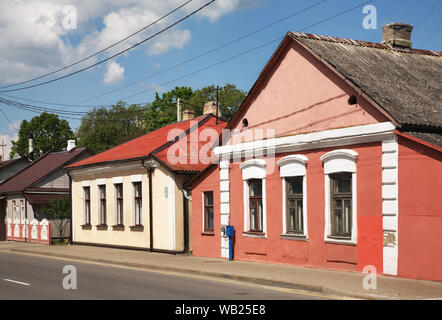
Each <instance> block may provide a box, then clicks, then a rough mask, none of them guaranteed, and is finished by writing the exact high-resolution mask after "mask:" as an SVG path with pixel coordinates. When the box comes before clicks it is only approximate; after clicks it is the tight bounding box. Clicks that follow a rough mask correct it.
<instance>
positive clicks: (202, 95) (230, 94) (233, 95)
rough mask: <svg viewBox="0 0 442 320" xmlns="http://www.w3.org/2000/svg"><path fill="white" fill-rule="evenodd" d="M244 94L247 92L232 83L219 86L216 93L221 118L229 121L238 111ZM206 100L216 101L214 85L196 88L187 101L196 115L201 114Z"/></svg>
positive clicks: (244, 96)
mask: <svg viewBox="0 0 442 320" xmlns="http://www.w3.org/2000/svg"><path fill="white" fill-rule="evenodd" d="M246 96H247V93H246V92H245V91H243V90H241V89H238V88H236V86H235V85H234V84H229V83H228V84H226V85H225V86H224V87H223V88H221V90H219V93H218V99H219V102H218V103H219V110H220V111H221V118H222V119H223V120H225V121H230V120H231V119H232V118H233V116H234V115H235V113H236V112H237V111H238V109H239V107H240V106H241V104H242V103H243V101H244V100H245V98H246ZM208 101H216V90H215V86H214V85H211V86H208V87H204V88H202V89H199V90H196V91H195V92H194V93H193V95H192V98H191V99H190V100H189V103H190V104H191V106H192V108H193V110H194V111H195V114H196V115H202V114H203V111H204V110H203V106H204V103H206V102H208Z"/></svg>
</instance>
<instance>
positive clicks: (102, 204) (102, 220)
mask: <svg viewBox="0 0 442 320" xmlns="http://www.w3.org/2000/svg"><path fill="white" fill-rule="evenodd" d="M98 193H99V195H100V220H99V221H100V225H102V226H104V225H106V224H107V215H106V185H105V184H103V185H99V186H98Z"/></svg>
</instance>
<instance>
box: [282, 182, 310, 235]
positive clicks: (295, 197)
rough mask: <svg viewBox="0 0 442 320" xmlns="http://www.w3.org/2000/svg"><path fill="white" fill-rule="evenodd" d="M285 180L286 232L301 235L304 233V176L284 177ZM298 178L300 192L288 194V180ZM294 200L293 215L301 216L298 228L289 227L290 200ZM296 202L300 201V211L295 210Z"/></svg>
mask: <svg viewBox="0 0 442 320" xmlns="http://www.w3.org/2000/svg"><path fill="white" fill-rule="evenodd" d="M284 180H285V211H286V212H285V215H286V226H285V228H286V230H285V232H286V234H294V235H303V234H304V210H305V208H304V185H303V184H304V176H298V177H286V178H284ZM296 180H300V183H301V189H302V191H301V193H294V194H290V193H289V190H290V182H292V181H296ZM291 200H292V201H295V217H301V222H300V224H299V225H300V229H298V230H297V229H294V228H293V229H290V227H291V226H290V221H291V219H290V205H289V204H290V201H291ZM298 202H300V203H301V208H302V209H301V212H300V213H299V212H297V208H298Z"/></svg>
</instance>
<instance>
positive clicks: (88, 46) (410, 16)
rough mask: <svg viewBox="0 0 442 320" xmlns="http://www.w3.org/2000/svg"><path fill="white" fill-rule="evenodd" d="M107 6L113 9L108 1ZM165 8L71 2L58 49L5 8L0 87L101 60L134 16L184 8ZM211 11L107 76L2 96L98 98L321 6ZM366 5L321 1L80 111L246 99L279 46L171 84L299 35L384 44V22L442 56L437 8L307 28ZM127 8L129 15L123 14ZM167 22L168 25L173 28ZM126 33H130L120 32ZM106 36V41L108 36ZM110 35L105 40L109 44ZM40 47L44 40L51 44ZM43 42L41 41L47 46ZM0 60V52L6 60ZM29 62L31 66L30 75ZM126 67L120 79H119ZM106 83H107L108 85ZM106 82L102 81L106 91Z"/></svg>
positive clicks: (433, 1)
mask: <svg viewBox="0 0 442 320" xmlns="http://www.w3.org/2000/svg"><path fill="white" fill-rule="evenodd" d="M51 1H53V0H42V1H40V0H34V1H33V2H34V3H39V2H42V3H44V4H45V5H47V10H60V7H55V6H54V5H53V4H52V3H51ZM106 1H108V2H110V3H112V1H111V0H106ZM115 2H117V1H115ZM135 2H136V1H135ZM140 2H142V1H140ZM151 2H152V1H151ZM153 2H155V1H153ZM165 2H167V1H165ZM169 2H170V4H169V5H170V6H169V7H155V8H153V9H152V8H150V7H148V6H149V5H147V4H146V7H142V8H141V7H140V8H134V4H133V3H134V1H129V0H126V1H120V2H119V5H118V6H116V7H112V5H108V10H107V8H106V7H99V6H98V5H97V6H94V7H91V6H90V5H88V4H87V1H83V0H78V3H76V1H70V3H74V6H76V7H77V9H78V11H77V15H78V29H76V30H70V31H69V32H63V31H60V28H58V29H57V26H56V25H55V26H54V25H53V24H52V25H51V29H50V30H52V31H54V35H55V36H54V37H58V38H57V39H55V40H54V39H45V38H44V37H42V38H41V39H42V40H41V41H40V42H38V41H39V40H38V39H39V36H40V35H39V32H42V34H43V33H44V34H46V35H47V31H45V29H39V28H37V27H36V28H35V30H32V31H29V30H23V29H24V27H23V25H20V24H14V23H13V22H14V21H12V22H11V18H9V19H8V18H5V16H6V15H5V14H1V10H3V12H4V13H5V11H8V12H13V13H14V14H17V16H16V19H18V18H19V17H20V16H21V17H23V16H24V17H25V18H24V19H26V17H27V15H28V13H27V12H28V11H29V10H31V9H32V8H30V7H23V8H3V9H2V8H1V7H2V6H4V5H3V4H2V5H0V35H2V34H1V33H2V32H5V34H4V35H2V39H4V36H5V35H6V36H7V37H8V39H10V40H9V41H10V42H9V43H12V44H13V45H12V46H15V47H14V49H15V51H12V50H11V51H10V52H8V50H2V48H1V47H0V59H3V60H4V61H6V62H7V63H6V62H5V63H4V64H3V65H2V63H1V62H0V84H1V85H0V86H4V85H9V84H11V83H15V82H17V81H23V80H27V79H29V78H32V77H33V76H36V75H40V74H42V73H45V72H48V71H52V70H54V69H56V68H57V67H60V66H63V65H65V64H66V62H72V61H75V60H78V59H79V58H82V57H84V56H85V55H87V54H88V53H90V52H94V51H97V50H99V49H101V48H102V44H104V43H106V42H105V40H103V39H111V38H112V36H114V37H115V39H118V35H115V33H116V31H115V30H117V31H118V32H119V31H121V32H122V34H124V32H125V30H126V31H127V32H129V30H132V31H131V32H133V30H136V29H137V28H139V27H140V26H142V25H145V24H146V23H145V22H143V21H141V20H140V21H139V22H138V24H134V21H138V20H136V19H141V18H140V16H139V15H137V14H138V13H139V12H140V10H151V9H152V10H153V11H154V12H155V13H156V14H157V15H158V14H160V13H161V14H164V13H166V12H167V11H170V10H171V9H172V8H174V7H176V6H178V5H179V4H181V3H183V2H184V1H183V0H181V1H173V0H170V1H169ZM206 2H207V1H198V4H201V3H206ZM216 2H217V7H216V8H215V9H216V10H215V9H213V12H209V11H208V13H207V14H206V15H205V14H203V12H202V13H201V14H199V15H196V16H193V17H191V18H190V19H188V20H186V21H185V22H183V23H182V24H180V25H179V26H177V27H175V28H173V29H171V30H170V32H169V31H168V32H166V33H165V34H164V35H163V37H162V38H161V39H162V41H163V42H160V41H158V43H157V44H155V45H157V46H154V41H149V42H148V43H146V44H145V45H142V46H140V47H138V48H137V49H135V50H133V51H130V52H129V53H127V54H124V55H121V56H119V57H117V58H116V59H115V63H114V64H113V67H114V68H113V69H112V68H111V65H110V64H109V63H104V64H102V65H100V66H98V67H96V68H94V69H92V70H89V71H86V72H83V73H81V74H78V75H75V76H73V77H70V78H68V79H65V80H61V81H58V82H56V83H53V84H48V85H45V86H41V87H37V88H33V89H28V90H23V91H16V92H10V93H6V94H8V95H11V96H15V97H21V98H26V99H34V100H41V101H50V102H56V103H66V104H79V103H80V102H82V101H84V100H87V99H90V98H92V97H94V96H96V95H100V94H103V93H105V92H107V91H109V90H113V89H117V88H119V87H121V86H124V85H127V84H129V83H131V82H133V81H136V80H138V79H141V78H144V77H147V76H150V75H152V74H155V73H158V72H161V71H162V70H164V69H167V68H169V67H171V66H174V65H176V64H178V63H180V62H183V61H186V60H187V59H190V58H192V57H195V56H197V55H199V54H201V53H204V52H206V51H209V50H210V49H213V48H216V47H218V46H220V45H221V44H224V43H227V42H229V41H232V40H234V39H237V38H239V37H241V36H243V35H245V34H248V33H250V32H253V31H255V30H257V29H259V28H261V27H263V26H265V25H268V24H270V23H272V22H274V21H277V20H279V19H281V18H284V17H286V16H288V15H290V14H292V13H295V12H297V11H299V10H301V9H304V8H307V7H309V6H311V5H313V4H314V3H316V2H319V0H316V1H315V0H312V1H308V0H296V1H295V0H278V1H270V0H256V1H251V0H242V1H241V0H224V3H223V0H217V1H216ZM66 3H69V2H66ZM85 3H86V4H85ZM362 3H364V1H363V0H361V1H356V0H328V1H325V2H324V3H321V4H320V5H318V6H316V7H314V8H312V9H310V10H308V11H306V12H304V13H302V14H300V15H297V16H295V17H292V18H289V19H287V20H285V21H282V22H280V23H278V24H276V25H274V26H272V27H270V28H268V29H266V30H263V31H261V32H258V33H257V34H255V35H253V36H250V37H248V38H246V39H243V40H241V41H239V42H237V43H234V44H232V45H229V46H226V47H225V48H223V49H221V50H218V51H216V52H213V53H211V54H209V55H206V56H204V57H201V58H199V59H196V60H195V61H192V62H190V63H186V64H185V65H182V66H179V67H177V68H175V69H173V70H170V71H167V72H164V73H162V74H159V75H156V76H153V77H151V78H149V79H147V80H145V81H143V82H141V83H138V84H137V85H134V86H130V87H128V88H125V89H124V90H120V91H117V92H115V93H113V94H109V95H105V96H102V97H99V98H96V99H92V100H89V101H88V102H87V103H84V104H85V105H103V104H104V105H108V104H110V103H113V102H115V101H116V100H119V99H124V98H126V97H128V96H132V95H134V94H136V93H138V92H140V91H143V90H145V92H143V93H141V94H138V95H136V96H134V97H131V98H128V99H125V100H126V101H127V102H128V103H144V102H149V101H152V99H153V97H154V94H155V91H159V92H162V90H165V91H167V90H170V89H172V88H173V87H175V86H190V87H192V88H194V89H197V88H201V87H204V86H207V85H210V84H219V85H223V84H225V83H233V84H235V85H236V86H237V87H239V88H241V89H243V90H245V91H247V92H248V91H249V89H250V88H251V86H252V85H253V83H254V82H255V80H256V78H257V76H258V74H259V72H260V71H261V70H262V68H263V67H264V65H265V64H266V62H267V61H268V59H269V58H270V56H271V55H272V53H273V52H274V50H275V49H276V47H277V46H278V43H279V41H276V42H273V43H271V44H270V45H267V46H265V47H263V48H261V49H258V50H256V51H253V52H251V53H249V54H246V55H243V56H241V57H238V58H236V59H233V60H231V61H228V62H226V63H223V64H220V65H218V66H215V67H213V68H209V69H207V70H205V71H202V72H199V73H197V74H194V75H192V76H189V77H186V78H183V79H181V80H178V81H173V80H174V79H177V78H180V77H182V76H184V75H186V74H189V73H192V72H195V71H197V70H199V69H201V68H204V67H206V66H210V65H212V64H216V63H218V62H220V61H223V60H225V59H227V58H230V57H232V56H235V55H237V54H239V53H242V52H244V51H247V50H249V49H252V48H255V47H257V46H260V45H262V44H265V43H268V42H270V41H273V40H276V39H279V38H281V37H283V36H284V35H285V34H286V33H287V31H299V30H302V31H304V32H309V33H316V34H322V35H330V36H338V37H345V38H353V39H359V40H366V41H373V42H380V40H381V37H382V25H384V24H386V23H390V22H404V23H409V24H413V25H414V26H415V29H414V30H413V33H412V41H413V46H414V47H415V48H416V47H419V48H425V49H431V50H441V49H442V37H441V36H440V35H441V32H442V28H441V24H440V23H441V22H440V21H441V20H440V17H441V16H442V3H441V1H440V0H422V1H413V0H406V1H403V0H388V1H387V0H374V1H373V2H371V3H370V4H372V5H374V6H375V7H376V11H377V28H376V29H374V30H373V29H369V30H366V29H364V28H363V26H362V21H363V19H364V17H365V14H364V13H363V12H362V7H360V8H358V9H355V10H353V11H351V12H349V13H346V14H344V15H342V16H339V17H337V18H335V19H332V20H330V21H327V22H325V23H322V24H319V25H316V26H313V27H310V28H307V29H304V28H305V27H307V26H309V25H311V24H314V23H317V22H319V21H321V20H323V19H326V18H328V17H331V16H333V15H334V14H337V13H339V12H341V11H344V10H346V9H348V8H351V7H354V6H356V5H358V4H362ZM57 4H59V2H57ZM126 4H127V6H126V7H125V5H126ZM42 7H44V6H42ZM190 7H191V8H196V7H197V6H196V4H195V5H193V7H192V6H191V5H189V10H190V9H191V8H190ZM208 8H209V7H208ZM20 10H22V11H20ZM155 10H156V11H155ZM143 12H148V11H143ZM187 12H188V11H187ZM209 13H210V14H209ZM185 14H186V13H185V12H184V11H182V12H179V13H178V14H177V15H175V16H174V19H178V17H181V16H184V15H185ZM131 15H132V16H131ZM29 19H30V20H29V21H30V22H29V23H28V28H32V27H33V25H32V23H34V21H35V17H34V18H32V19H33V20H32V19H31V18H29ZM174 19H172V20H174ZM172 20H169V22H170V21H172ZM57 21H58V22H60V21H59V20H56V23H57ZM112 21H115V24H116V25H112V27H114V28H116V29H112V28H111V23H112ZM106 23H107V24H106ZM126 24H127V25H133V26H132V27H130V28H129V27H127V28H126ZM106 27H108V28H109V30H105V29H106ZM134 28H135V29H134ZM158 28H160V26H158ZM2 29H3V31H2ZM157 30H159V29H157ZM157 30H155V31H157ZM104 31H108V32H107V33H106V32H104ZM6 32H7V33H6ZM149 32H150V33H149ZM152 32H154V30H152V31H149V30H147V31H146V32H145V33H143V35H146V36H148V35H150V34H151V33H152ZM129 33H130V32H129ZM109 34H110V35H111V36H110V38H109ZM126 34H127V33H126ZM26 36H29V37H31V38H30V39H29V40H27V41H24V40H26V39H25V37H26ZM94 37H95V38H94ZM106 37H107V38H106ZM168 37H169V38H168ZM17 39H22V40H23V42H22V43H20V42H19V41H18V40H17ZM111 40H112V39H111ZM45 41H47V45H46V44H45V43H46V42H45ZM51 41H55V42H51ZM100 41H101V42H100ZM109 41H110V40H109ZM41 42H43V44H42V43H41ZM33 46H35V47H33ZM174 46H175V47H174ZM51 48H52V49H51ZM120 48H121V47H120ZM1 52H4V53H3V54H2V53H1ZM100 57H101V58H103V57H106V56H104V55H102V56H100ZM8 59H9V60H8ZM8 61H9V62H8ZM30 61H31V62H32V63H33V65H27V66H26V64H29V63H30ZM39 64H41V65H42V67H40V66H39ZM23 65H25V66H23ZM123 68H124V72H122V70H123ZM110 69H112V70H113V71H112V70H110ZM111 71H112V72H114V73H112V72H111ZM106 75H108V77H107V78H106ZM105 79H107V80H108V81H107V82H106V80H105ZM168 82H169V83H168ZM165 83H168V84H165ZM0 95H1V93H0ZM16 100H18V99H16ZM20 101H21V100H20ZM22 102H23V101H22ZM46 106H48V107H53V108H62V107H57V106H49V105H46ZM0 108H1V109H2V110H3V111H4V113H5V114H6V116H7V117H8V118H9V120H10V121H11V122H14V123H15V125H16V126H17V128H18V127H19V123H20V122H21V121H22V120H23V119H27V120H29V119H31V118H32V117H33V116H35V115H36V114H35V113H31V112H24V111H21V110H18V109H14V108H12V107H8V106H5V105H0ZM66 109H68V110H79V111H87V110H88V109H87V108H73V107H70V108H66ZM79 123H80V122H79V121H77V120H70V124H71V127H72V128H73V129H75V128H77V127H78V125H79ZM0 134H2V135H4V136H3V139H4V140H8V137H6V135H7V136H9V138H13V137H14V134H15V130H14V129H13V128H12V126H11V125H10V124H9V122H8V121H7V120H6V119H5V117H4V116H3V115H2V114H0Z"/></svg>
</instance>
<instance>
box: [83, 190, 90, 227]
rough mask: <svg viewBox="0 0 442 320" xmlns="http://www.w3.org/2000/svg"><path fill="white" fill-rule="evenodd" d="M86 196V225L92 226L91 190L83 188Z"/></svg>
mask: <svg viewBox="0 0 442 320" xmlns="http://www.w3.org/2000/svg"><path fill="white" fill-rule="evenodd" d="M83 194H84V224H85V225H90V224H91V188H90V187H83Z"/></svg>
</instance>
